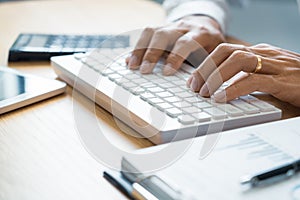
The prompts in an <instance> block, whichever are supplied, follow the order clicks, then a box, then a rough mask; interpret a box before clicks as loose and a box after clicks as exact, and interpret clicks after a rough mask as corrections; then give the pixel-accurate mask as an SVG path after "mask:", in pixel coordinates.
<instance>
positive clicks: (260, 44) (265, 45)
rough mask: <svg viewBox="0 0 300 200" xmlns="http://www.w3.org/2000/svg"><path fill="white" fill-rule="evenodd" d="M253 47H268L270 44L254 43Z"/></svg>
mask: <svg viewBox="0 0 300 200" xmlns="http://www.w3.org/2000/svg"><path fill="white" fill-rule="evenodd" d="M254 47H257V48H270V47H271V45H269V44H267V43H259V44H257V45H254Z"/></svg>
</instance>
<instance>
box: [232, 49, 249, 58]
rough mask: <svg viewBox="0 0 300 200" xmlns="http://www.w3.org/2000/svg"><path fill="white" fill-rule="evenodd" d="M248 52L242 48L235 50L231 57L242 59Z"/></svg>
mask: <svg viewBox="0 0 300 200" xmlns="http://www.w3.org/2000/svg"><path fill="white" fill-rule="evenodd" d="M245 55H246V53H245V52H244V51H242V50H235V51H234V52H233V53H232V54H231V58H232V59H241V58H243V57H245Z"/></svg>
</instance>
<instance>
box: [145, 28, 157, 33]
mask: <svg viewBox="0 0 300 200" xmlns="http://www.w3.org/2000/svg"><path fill="white" fill-rule="evenodd" d="M154 30H155V29H154V28H152V27H146V28H144V30H143V33H144V34H149V33H150V34H151V33H153V32H154Z"/></svg>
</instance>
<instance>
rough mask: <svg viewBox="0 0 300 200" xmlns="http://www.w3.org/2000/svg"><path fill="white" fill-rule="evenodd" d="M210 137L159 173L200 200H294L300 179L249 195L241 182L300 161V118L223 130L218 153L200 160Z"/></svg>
mask: <svg viewBox="0 0 300 200" xmlns="http://www.w3.org/2000/svg"><path fill="white" fill-rule="evenodd" d="M206 137H210V136H204V137H200V138H197V139H195V141H194V143H193V144H192V146H191V147H190V148H189V149H188V151H187V152H186V153H185V154H184V155H183V156H182V157H181V158H180V159H178V160H177V161H176V162H175V163H173V164H172V165H170V166H169V167H166V168H165V169H163V170H160V171H157V172H156V173H155V174H156V175H158V176H159V177H160V178H162V179H163V180H165V181H166V182H168V183H169V184H170V185H172V186H174V187H176V188H180V190H182V191H184V192H188V193H190V194H192V195H193V196H194V197H196V198H197V199H256V200H257V199H263V200H265V199H292V198H291V195H292V193H293V189H294V188H295V187H296V186H297V185H300V176H299V175H296V176H294V177H293V178H291V179H289V180H286V181H282V182H279V183H276V184H274V185H271V186H268V187H261V188H253V189H251V190H247V191H244V189H243V187H242V186H241V184H240V181H241V177H243V176H244V175H247V174H250V175H251V174H256V173H258V172H261V171H262V170H268V169H271V168H272V167H275V166H278V165H282V164H285V163H288V162H291V161H293V160H295V159H299V158H300V118H294V119H290V120H283V121H278V122H272V123H267V124H262V125H257V126H252V127H245V128H241V129H236V130H232V131H226V132H223V133H222V134H221V136H220V139H219V141H218V142H217V145H216V146H215V148H214V149H213V151H212V152H211V153H210V154H209V155H208V156H207V157H205V158H204V159H200V158H199V156H200V151H201V148H202V145H203V143H204V141H205V139H206ZM152 148H161V147H152ZM149 150H151V148H150V149H147V150H142V151H149ZM152 150H153V149H152ZM133 164H134V165H136V166H137V167H138V165H139V163H133ZM299 192H300V191H299Z"/></svg>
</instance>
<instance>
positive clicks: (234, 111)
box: [217, 104, 244, 117]
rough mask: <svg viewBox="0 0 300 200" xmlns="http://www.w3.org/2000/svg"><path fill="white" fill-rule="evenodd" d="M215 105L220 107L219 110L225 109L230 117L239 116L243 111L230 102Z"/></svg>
mask: <svg viewBox="0 0 300 200" xmlns="http://www.w3.org/2000/svg"><path fill="white" fill-rule="evenodd" d="M217 107H218V108H220V109H221V110H223V111H225V112H226V113H227V114H228V115H229V116H231V117H237V116H241V115H243V114H244V112H243V111H242V110H240V109H238V108H236V107H234V106H233V105H230V104H223V105H218V106H217Z"/></svg>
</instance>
